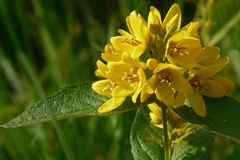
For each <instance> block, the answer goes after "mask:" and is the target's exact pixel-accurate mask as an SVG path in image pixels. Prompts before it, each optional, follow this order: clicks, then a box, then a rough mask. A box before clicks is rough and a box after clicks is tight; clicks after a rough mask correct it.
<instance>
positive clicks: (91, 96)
mask: <svg viewBox="0 0 240 160" xmlns="http://www.w3.org/2000/svg"><path fill="white" fill-rule="evenodd" d="M108 99H109V98H108V97H105V96H101V95H98V94H97V93H95V92H94V91H93V90H92V88H91V83H89V82H88V83H81V84H79V85H74V86H70V87H66V88H64V89H62V90H60V91H58V92H56V93H54V94H53V95H51V96H48V97H45V98H42V99H40V100H39V101H37V102H36V103H34V104H32V105H30V106H28V107H27V109H26V110H25V111H24V112H23V113H21V114H20V115H19V116H17V117H16V118H15V119H13V120H11V121H9V122H7V123H5V124H4V125H2V127H5V128H9V127H22V126H27V125H33V124H37V123H41V122H46V121H50V120H52V119H53V118H54V119H64V118H69V117H82V116H99V115H109V114H116V113H121V112H125V111H129V110H131V109H135V108H137V107H141V106H145V105H146V104H144V103H141V104H138V103H136V104H134V103H133V102H132V101H131V98H130V97H129V98H127V99H126V101H125V102H124V103H123V104H122V106H121V107H119V108H117V109H116V110H114V111H111V112H108V113H104V114H100V113H99V112H98V111H97V110H98V108H99V106H100V105H101V104H102V103H104V102H105V101H106V100H108Z"/></svg>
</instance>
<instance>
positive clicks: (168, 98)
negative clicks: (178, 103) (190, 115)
mask: <svg viewBox="0 0 240 160" xmlns="http://www.w3.org/2000/svg"><path fill="white" fill-rule="evenodd" d="M155 94H156V97H157V99H158V100H160V101H162V102H163V103H165V104H166V105H167V106H171V105H172V104H173V103H174V95H173V91H172V89H171V88H170V87H169V86H168V83H166V82H162V83H159V84H157V88H156V90H155Z"/></svg>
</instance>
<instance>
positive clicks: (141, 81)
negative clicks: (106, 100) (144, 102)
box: [132, 68, 147, 103]
mask: <svg viewBox="0 0 240 160" xmlns="http://www.w3.org/2000/svg"><path fill="white" fill-rule="evenodd" d="M138 77H139V82H138V86H137V89H136V91H135V92H134V94H133V96H132V101H133V103H136V101H137V97H138V95H139V94H140V93H141V91H142V90H143V88H144V87H145V86H146V85H147V80H146V75H145V73H144V71H143V69H142V68H140V69H138Z"/></svg>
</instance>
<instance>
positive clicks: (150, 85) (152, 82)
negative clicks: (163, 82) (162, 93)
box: [146, 74, 157, 94]
mask: <svg viewBox="0 0 240 160" xmlns="http://www.w3.org/2000/svg"><path fill="white" fill-rule="evenodd" d="M156 83H157V76H156V74H154V75H152V77H151V78H150V79H148V81H147V86H146V92H147V93H148V94H153V93H154V91H155V89H156Z"/></svg>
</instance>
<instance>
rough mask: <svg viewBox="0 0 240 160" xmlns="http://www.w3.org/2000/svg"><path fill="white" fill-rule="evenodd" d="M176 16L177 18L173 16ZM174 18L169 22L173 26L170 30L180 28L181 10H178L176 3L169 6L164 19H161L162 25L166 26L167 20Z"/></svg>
mask: <svg viewBox="0 0 240 160" xmlns="http://www.w3.org/2000/svg"><path fill="white" fill-rule="evenodd" d="M175 16H176V17H177V18H174V17H175ZM172 19H174V21H173V22H171V26H175V27H174V28H173V27H171V28H173V29H172V31H173V32H174V31H177V30H179V28H180V25H181V10H180V7H179V5H178V4H173V5H172V6H171V8H170V9H169V11H168V13H167V15H166V17H165V18H164V21H163V25H164V26H168V25H169V22H170V21H171V20H172ZM169 27H170V26H169Z"/></svg>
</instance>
